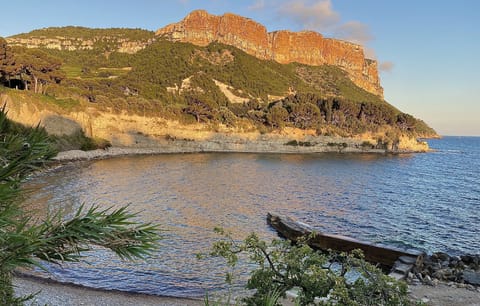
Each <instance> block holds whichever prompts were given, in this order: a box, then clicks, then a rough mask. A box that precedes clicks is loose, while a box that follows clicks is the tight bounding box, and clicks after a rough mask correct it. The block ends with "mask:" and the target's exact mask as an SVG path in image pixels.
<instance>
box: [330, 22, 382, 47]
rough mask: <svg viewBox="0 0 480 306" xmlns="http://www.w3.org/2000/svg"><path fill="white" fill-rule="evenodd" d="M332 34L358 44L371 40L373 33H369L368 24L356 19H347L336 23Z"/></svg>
mask: <svg viewBox="0 0 480 306" xmlns="http://www.w3.org/2000/svg"><path fill="white" fill-rule="evenodd" d="M334 34H335V36H337V37H341V38H342V39H345V40H348V41H351V42H354V43H356V44H360V45H365V44H366V43H368V42H370V41H371V40H373V35H372V34H371V33H370V29H369V28H368V26H367V25H366V24H364V23H361V22H358V21H348V22H346V23H343V24H338V25H336V28H335V31H334Z"/></svg>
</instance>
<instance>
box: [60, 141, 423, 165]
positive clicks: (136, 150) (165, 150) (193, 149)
mask: <svg viewBox="0 0 480 306" xmlns="http://www.w3.org/2000/svg"><path fill="white" fill-rule="evenodd" d="M426 152H432V150H429V151H426ZM189 153H252V154H318V153H336V154H349V153H352V154H382V155H384V154H412V153H425V151H414V150H411V151H395V152H393V151H387V150H384V149H365V148H361V147H343V146H341V145H340V144H339V145H338V146H337V145H335V146H328V145H313V146H309V145H306V146H301V145H300V146H298V145H297V146H292V145H285V144H283V143H281V144H278V143H271V142H264V143H263V142H253V143H250V144H249V145H248V146H245V145H241V146H239V145H238V144H235V143H219V142H195V143H191V142H189V141H178V142H177V141H175V142H172V143H170V144H167V145H164V146H156V147H109V148H106V149H96V150H90V151H82V150H67V151H61V152H59V153H58V154H57V156H55V157H54V158H53V160H54V161H59V162H63V161H76V160H95V159H104V158H112V157H119V156H133V155H159V154H189Z"/></svg>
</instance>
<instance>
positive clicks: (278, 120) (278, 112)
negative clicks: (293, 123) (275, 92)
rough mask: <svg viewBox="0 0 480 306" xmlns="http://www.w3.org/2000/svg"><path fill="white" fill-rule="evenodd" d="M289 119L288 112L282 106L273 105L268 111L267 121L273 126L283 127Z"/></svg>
mask: <svg viewBox="0 0 480 306" xmlns="http://www.w3.org/2000/svg"><path fill="white" fill-rule="evenodd" d="M287 119H288V112H287V110H286V109H285V108H283V107H282V106H273V107H271V108H270V109H269V110H268V112H267V122H268V124H270V125H271V126H272V127H277V128H280V129H281V128H283V127H284V126H285V121H286V120H287Z"/></svg>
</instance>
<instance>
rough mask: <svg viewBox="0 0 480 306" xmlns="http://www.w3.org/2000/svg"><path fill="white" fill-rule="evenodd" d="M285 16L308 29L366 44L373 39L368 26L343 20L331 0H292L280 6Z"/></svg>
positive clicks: (280, 12) (280, 10)
mask: <svg viewBox="0 0 480 306" xmlns="http://www.w3.org/2000/svg"><path fill="white" fill-rule="evenodd" d="M277 11H278V13H279V15H280V16H281V17H283V18H290V19H292V20H293V21H294V22H296V23H297V24H298V25H300V26H301V27H303V28H304V29H306V30H315V31H318V32H320V33H322V34H327V35H329V34H330V35H332V36H333V37H335V38H339V39H343V40H348V41H351V42H354V43H357V44H361V45H365V44H367V43H368V42H370V41H371V40H372V39H373V35H372V34H371V32H370V29H369V28H368V26H367V25H366V24H364V23H361V22H358V21H353V20H352V21H347V22H342V20H341V16H340V14H339V13H338V12H336V11H335V10H334V8H333V6H332V1H331V0H314V1H307V0H290V1H285V2H283V4H282V5H281V6H280V7H279V8H278V10H277Z"/></svg>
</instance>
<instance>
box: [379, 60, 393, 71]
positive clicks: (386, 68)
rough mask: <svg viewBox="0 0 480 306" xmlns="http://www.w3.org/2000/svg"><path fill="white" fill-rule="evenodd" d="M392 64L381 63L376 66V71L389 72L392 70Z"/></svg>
mask: <svg viewBox="0 0 480 306" xmlns="http://www.w3.org/2000/svg"><path fill="white" fill-rule="evenodd" d="M393 67H394V64H393V63H392V62H381V63H380V64H379V65H378V70H380V71H381V72H391V71H392V70H393Z"/></svg>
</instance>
